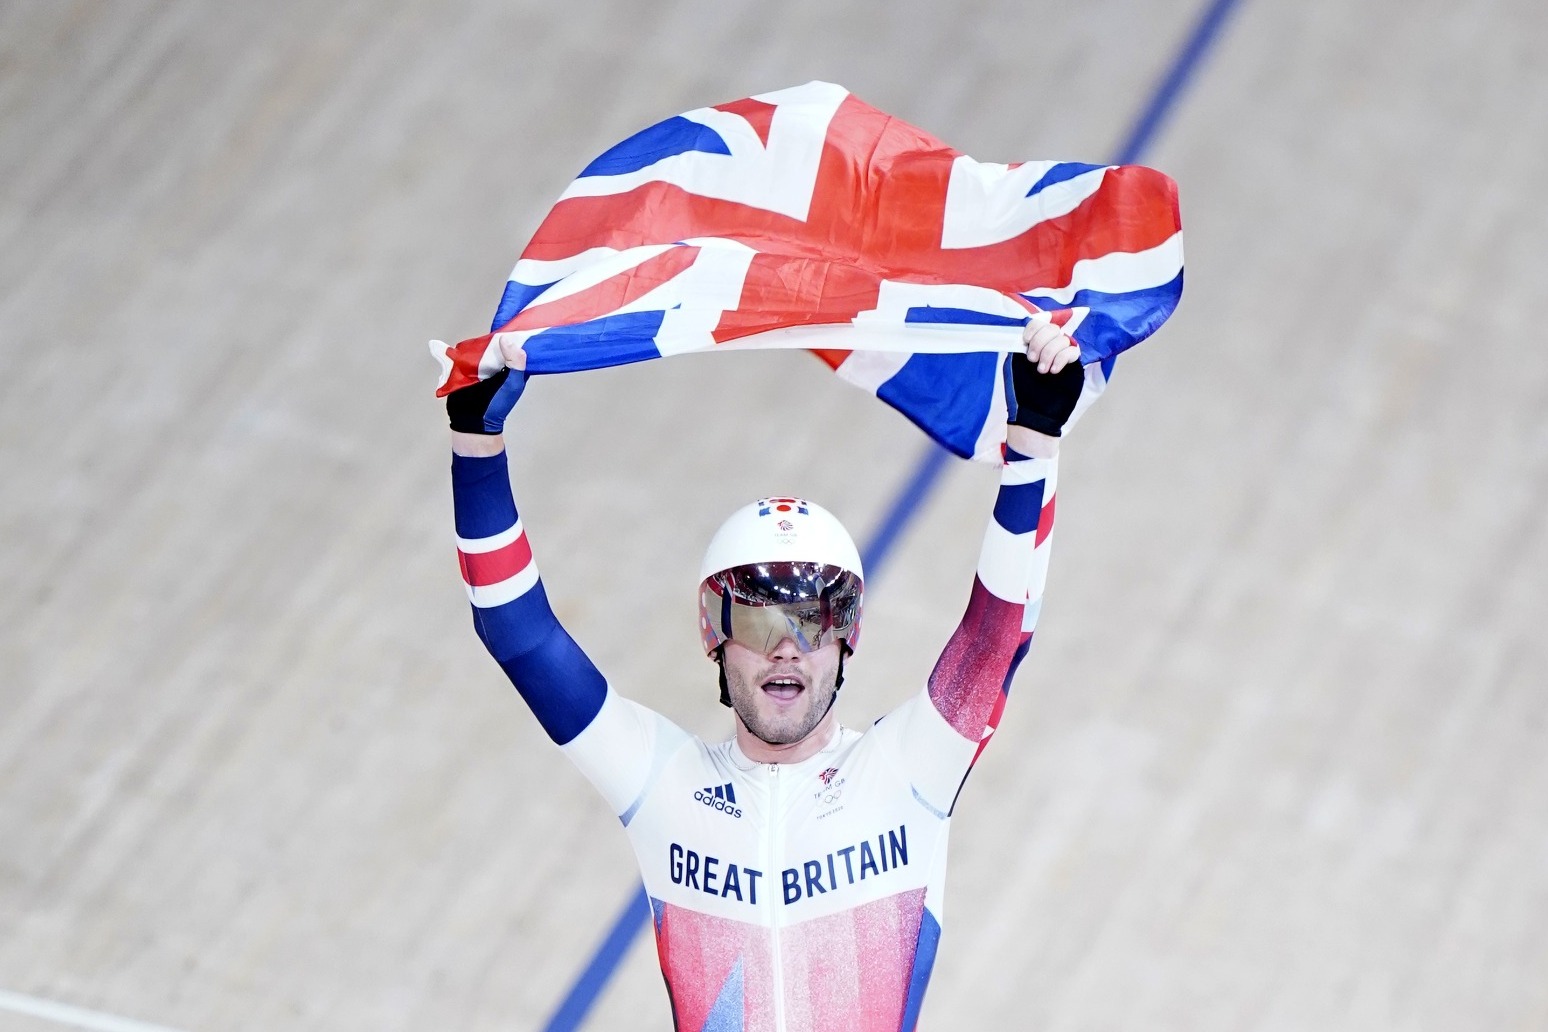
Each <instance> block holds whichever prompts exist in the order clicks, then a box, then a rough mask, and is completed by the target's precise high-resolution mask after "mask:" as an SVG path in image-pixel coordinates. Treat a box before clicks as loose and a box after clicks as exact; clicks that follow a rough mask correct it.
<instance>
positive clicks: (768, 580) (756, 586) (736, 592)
mask: <svg viewBox="0 0 1548 1032" xmlns="http://www.w3.org/2000/svg"><path fill="white" fill-rule="evenodd" d="M699 591H700V595H699V608H700V610H701V612H703V614H704V621H705V627H704V632H705V644H706V647H707V648H709V649H710V650H711V651H713V650H714V648H715V647H717V646H719V645H723V644H725V643H726V642H727V641H735V642H736V643H737V644H739V645H744V646H746V647H747V648H750V649H753V650H754V651H756V652H763V653H767V652H769V651H770V650H772V649H773V648H774V647H775V646H776V645H778V644H779V643H780V642H782V641H784V640H785V639H786V638H789V639H790V640H791V641H793V642H795V645H796V648H798V649H800V650H801V651H802V652H812V651H814V650H816V649H820V648H822V647H823V646H824V645H828V644H830V643H832V642H835V641H843V642H848V641H849V640H850V639H851V638H852V637H854V636H855V635H856V634H857V633H858V632H859V629H860V601H861V595H862V584H861V581H860V578H859V577H857V576H855V575H854V574H853V573H851V572H849V571H848V570H845V569H844V568H843V567H841V566H828V565H823V564H821V563H756V564H754V565H751V566H738V567H735V568H733V569H730V570H723V571H722V572H720V573H717V574H715V575H714V576H712V577H710V578H709V579H708V580H706V581H705V582H704V584H703V586H702V587H701V588H700V589H699Z"/></svg>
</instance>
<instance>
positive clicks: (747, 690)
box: [726, 671, 838, 745]
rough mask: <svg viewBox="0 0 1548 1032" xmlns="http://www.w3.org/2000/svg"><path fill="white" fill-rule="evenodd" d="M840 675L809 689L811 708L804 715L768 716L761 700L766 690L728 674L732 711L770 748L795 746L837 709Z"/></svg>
mask: <svg viewBox="0 0 1548 1032" xmlns="http://www.w3.org/2000/svg"><path fill="white" fill-rule="evenodd" d="M837 679H838V678H837V674H836V673H835V674H833V675H830V676H828V677H826V678H824V679H823V683H821V684H819V685H817V686H815V687H813V688H808V689H806V692H805V693H803V694H806V695H809V696H810V698H809V700H803V701H808V705H807V707H806V709H805V710H803V711H801V712H799V713H798V712H789V713H783V714H779V715H776V716H766V715H764V714H763V713H760V712H759V709H758V700H759V696H760V695H761V694H762V692H763V689H762V688H761V687H760V686H758V685H756V684H749V683H747V682H746V681H743V680H742V679H741V678H739V677H738V676H737V675H736V674H735V673H733V672H731V671H727V676H726V682H727V685H728V687H729V689H730V694H731V708H732V709H733V710H735V712H736V715H737V716H738V717H740V718H741V721H742V723H743V724H744V725H745V726H746V728H747V730H748V731H750V732H752V734H753V735H754V737H756V738H758V739H759V740H760V741H763V742H766V743H767V744H769V745H793V744H795V743H796V742H799V741H801V740H802V739H803V738H805V737H806V736H807V735H809V734H811V733H812V731H813V729H815V728H816V727H817V725H818V724H820V723H822V718H823V717H825V716H827V715H828V710H829V709H830V708H831V707H832V705H833V696H834V693H835V691H836V689H835V687H834V683H835V681H837Z"/></svg>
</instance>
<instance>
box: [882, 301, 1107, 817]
mask: <svg viewBox="0 0 1548 1032" xmlns="http://www.w3.org/2000/svg"><path fill="white" fill-rule="evenodd" d="M1027 339H1028V351H1027V357H1023V356H1021V355H1014V356H1012V358H1011V359H1010V361H1009V362H1008V364H1007V374H1008V375H1007V379H1008V381H1009V382H1008V383H1007V386H1008V387H1010V388H1011V389H1010V390H1007V392H1006V393H1007V395H1008V398H1009V402H1010V409H1011V412H1010V420H1011V425H1010V426H1009V428H1008V430H1007V434H1006V450H1005V463H1004V465H1003V466H1002V468H1001V471H1000V490H999V494H998V495H997V496H996V498H995V504H994V511H993V515H992V516H991V518H990V520H989V526H988V528H987V530H986V531H985V532H984V544H983V549H982V551H981V552H980V554H979V559H978V568H977V571H976V575H975V576H974V578H973V588H972V592H971V594H970V596H969V598H968V604H967V611H966V612H965V613H964V614H963V616H962V622H961V623H959V624H958V625H957V629H956V630H955V631H954V632H953V633H952V636H951V638H950V640H949V641H948V642H947V643H946V648H945V649H944V650H943V651H942V652H941V656H940V659H938V660H937V661H936V664H935V669H934V670H933V671H932V672H931V674H930V680H929V683H928V686H927V688H926V692H925V695H926V696H927V697H928V700H929V705H928V707H925V706H924V705H923V702H922V700H921V701H920V703H917V704H911V709H912V712H909V713H906V714H903V716H904V721H903V724H904V727H902V728H900V729H899V731H900V733H902V734H903V735H904V743H903V750H904V755H905V758H906V762H908V763H909V764H910V766H911V768H912V770H913V772H914V779H915V789H916V793H917V794H918V796H919V798H920V801H921V802H923V803H924V804H925V805H927V806H928V807H930V808H931V809H933V810H934V811H936V812H937V813H938V814H940V815H942V816H944V815H945V814H947V813H949V812H950V810H951V808H952V807H953V806H954V805H955V800H956V795H957V792H958V790H959V789H960V787H961V784H962V780H963V778H964V777H965V776H966V774H967V771H968V770H969V769H970V768H971V766H972V764H973V762H974V761H976V760H977V759H978V755H979V753H980V752H982V751H983V747H984V745H985V744H987V743H988V740H989V737H990V735H992V734H993V733H994V729H995V727H996V726H997V725H998V724H999V721H1000V714H1001V712H1002V711H1003V709H1004V707H1005V699H1006V695H1007V693H1008V692H1009V691H1010V684H1011V679H1012V677H1013V676H1014V675H1015V673H1016V667H1017V665H1018V664H1019V663H1020V662H1021V660H1022V658H1023V657H1024V656H1025V655H1026V654H1027V649H1028V646H1029V645H1030V644H1031V640H1032V631H1033V628H1034V626H1035V625H1036V623H1037V617H1038V614H1039V612H1040V610H1041V608H1042V597H1043V584H1044V580H1045V579H1046V577H1047V573H1048V554H1049V548H1050V544H1051V541H1050V538H1049V534H1050V532H1051V531H1052V529H1053V518H1054V491H1055V488H1056V485H1057V473H1058V454H1059V434H1060V433H1061V431H1062V428H1063V426H1064V423H1065V422H1066V421H1067V420H1068V419H1069V417H1070V413H1071V412H1072V411H1073V410H1074V407H1075V402H1076V400H1077V399H1078V398H1079V397H1080V391H1081V384H1082V382H1083V378H1084V377H1083V373H1082V370H1081V366H1080V362H1079V354H1080V352H1079V349H1078V348H1076V347H1075V345H1074V343H1073V342H1072V341H1071V340H1070V339H1069V338H1068V337H1067V336H1065V335H1064V333H1063V332H1062V331H1061V330H1059V328H1058V327H1056V326H1052V325H1051V324H1049V323H1047V322H1035V323H1033V324H1032V325H1031V326H1029V327H1028V331H1027Z"/></svg>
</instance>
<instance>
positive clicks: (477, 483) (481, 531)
mask: <svg viewBox="0 0 1548 1032" xmlns="http://www.w3.org/2000/svg"><path fill="white" fill-rule="evenodd" d="M518 354H519V353H518ZM522 357H525V356H522ZM524 385H525V374H524V373H523V372H522V370H521V369H508V370H506V371H504V372H502V373H500V374H498V375H497V376H495V377H491V378H490V379H488V380H484V381H481V382H479V383H476V384H473V385H472V386H469V387H464V388H462V389H461V390H458V391H454V392H453V393H452V394H451V395H449V396H448V397H447V399H446V409H447V414H448V417H449V419H450V422H451V426H452V435H451V446H452V470H451V472H452V504H453V509H454V512H455V515H456V524H457V559H458V562H459V564H460V565H461V567H462V579H463V581H464V583H465V584H466V585H467V589H468V600H469V601H470V602H472V604H473V626H474V628H475V630H477V632H478V636H479V638H480V639H481V640H482V641H483V643H484V646H485V647H486V648H487V649H488V650H489V653H490V655H492V656H493V657H494V658H495V661H496V662H498V663H499V664H500V667H501V669H503V670H504V671H505V673H506V676H508V677H509V678H510V679H511V683H512V684H514V685H515V686H516V690H517V691H518V692H520V693H521V697H522V698H523V699H524V700H526V703H527V705H528V706H529V707H531V709H532V712H533V715H535V716H536V717H537V719H538V723H540V724H541V725H542V726H543V730H544V731H546V732H548V736H549V737H550V738H552V739H553V740H554V741H555V742H557V743H559V744H560V745H564V744H566V743H568V742H569V741H570V740H571V739H573V738H575V736H576V735H578V734H580V732H581V731H582V730H584V729H585V728H586V727H587V725H589V724H590V723H591V722H592V721H593V719H594V718H595V717H596V715H597V713H598V711H599V710H600V709H601V708H602V704H603V701H604V700H605V699H606V696H607V682H606V681H605V680H603V677H602V675H601V673H599V672H598V671H597V668H596V667H595V666H594V665H593V664H592V662H591V660H590V659H588V658H587V657H586V654H585V653H584V652H582V651H581V649H580V646H578V645H576V644H575V641H574V640H573V639H572V638H571V637H570V636H569V634H568V633H566V631H565V629H564V628H563V627H561V626H560V625H559V621H558V619H557V618H556V617H555V616H554V612H553V609H552V608H550V606H549V604H548V595H547V593H546V592H545V591H544V590H543V582H542V580H541V579H540V578H539V577H538V569H537V563H536V562H535V561H534V560H533V558H532V548H531V546H530V545H529V544H528V543H527V533H526V530H525V528H524V527H523V526H522V524H521V517H520V516H519V515H518V514H517V512H516V503H515V500H514V499H513V497H512V495H511V485H510V478H509V473H508V471H507V468H506V461H505V442H504V438H503V435H502V431H503V427H504V420H505V416H506V415H507V414H509V412H510V410H511V407H512V406H513V405H514V404H515V403H516V400H517V399H518V398H519V397H520V396H521V392H522V389H523V387H524Z"/></svg>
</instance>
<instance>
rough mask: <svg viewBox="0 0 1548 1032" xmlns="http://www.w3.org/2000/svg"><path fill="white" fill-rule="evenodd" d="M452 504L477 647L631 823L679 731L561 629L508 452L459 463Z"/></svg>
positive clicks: (456, 457) (458, 460) (455, 464)
mask: <svg viewBox="0 0 1548 1032" xmlns="http://www.w3.org/2000/svg"><path fill="white" fill-rule="evenodd" d="M452 503H453V510H454V513H455V518H456V527H457V558H458V561H459V564H460V565H461V567H462V579H463V582H464V583H465V584H466V585H467V591H468V601H469V602H471V603H472V605H473V626H474V629H475V630H476V631H477V632H478V636H479V639H480V640H482V641H483V643H484V646H485V648H487V649H488V650H489V654H490V655H491V656H493V657H494V659H495V661H496V662H497V663H499V664H500V668H501V669H502V670H504V671H505V674H506V676H507V677H509V678H510V679H511V683H512V684H513V685H515V686H516V691H517V692H518V693H520V695H521V697H522V699H523V700H525V702H526V704H527V706H528V707H529V708H530V709H531V710H532V714H533V716H535V717H537V720H538V723H539V724H540V725H542V727H543V730H544V731H546V732H547V733H548V737H549V738H551V739H553V740H554V742H555V743H557V744H558V745H559V746H560V747H561V748H562V749H563V750H564V752H565V753H566V754H567V755H568V756H569V757H570V759H571V760H572V761H574V763H575V765H576V766H577V767H579V768H580V769H581V772H582V773H584V774H585V775H586V776H587V777H588V778H589V779H590V780H591V781H592V783H593V784H595V785H596V786H597V789H598V790H599V791H600V792H601V793H602V795H603V797H604V798H606V799H607V801H608V802H609V803H610V804H612V805H613V807H614V810H615V812H616V813H618V814H619V816H620V817H621V818H623V819H624V820H625V823H627V820H628V817H627V815H629V814H631V813H632V808H633V807H635V806H637V805H638V804H639V800H640V799H641V798H642V796H643V793H644V792H645V791H646V790H647V789H648V787H649V783H650V782H651V781H652V780H653V778H654V771H655V769H656V768H658V767H659V762H657V761H658V757H657V753H658V752H659V750H660V749H661V748H662V747H663V746H666V745H668V744H669V740H674V739H676V738H677V737H678V736H679V735H681V734H682V732H680V731H677V729H676V728H675V726H674V725H672V724H671V723H670V722H668V721H667V720H666V719H665V718H663V717H661V716H660V715H659V714H656V713H654V712H653V711H651V710H649V709H646V708H645V707H643V706H640V705H638V704H637V703H633V702H630V701H629V700H627V699H624V698H622V697H621V696H619V695H618V694H617V693H616V692H614V691H613V690H612V689H611V688H609V687H608V684H607V681H606V680H605V679H604V678H603V676H602V674H601V672H600V671H598V670H597V668H596V666H595V665H594V664H593V663H592V662H591V660H590V658H588V657H587V656H586V654H585V653H584V652H582V651H581V648H580V646H579V645H577V644H576V643H575V640H574V639H573V638H571V637H570V635H569V633H568V632H566V631H565V629H564V628H563V627H562V626H561V625H560V623H559V620H558V618H557V617H556V616H555V615H554V611H553V609H552V607H550V606H549V604H548V594H547V592H546V591H545V590H544V588H543V581H542V578H540V577H539V576H538V568H537V563H536V562H535V561H534V559H533V557H532V547H531V545H530V544H529V543H528V541H527V532H526V528H525V527H523V526H522V522H521V517H520V515H519V514H518V513H517V511H516V502H515V499H514V498H513V496H512V494H511V487H510V478H509V474H508V472H507V468H506V459H505V454H504V453H503V452H501V453H500V454H498V455H491V456H480V457H470V456H465V455H453V456H452ZM674 732H675V733H674Z"/></svg>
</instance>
